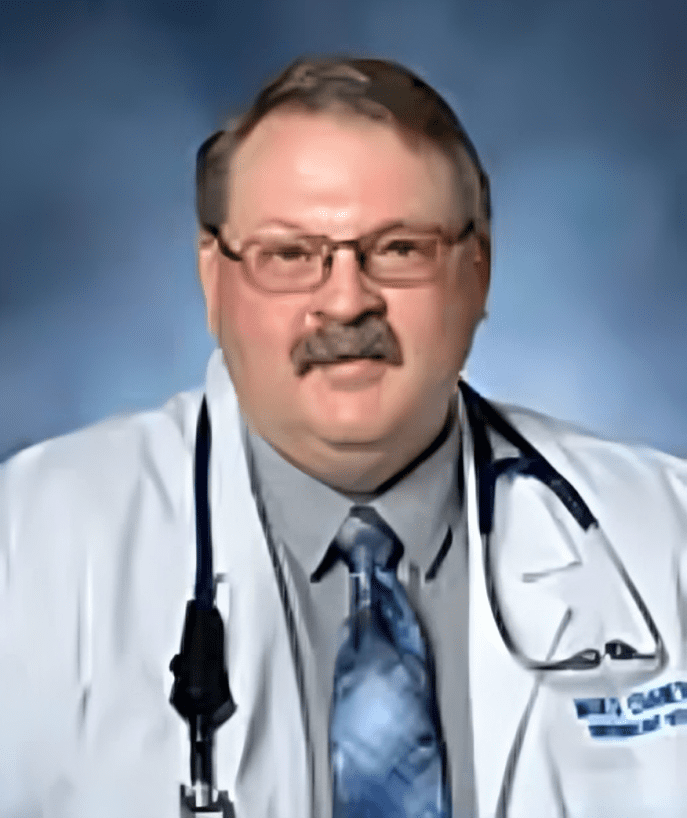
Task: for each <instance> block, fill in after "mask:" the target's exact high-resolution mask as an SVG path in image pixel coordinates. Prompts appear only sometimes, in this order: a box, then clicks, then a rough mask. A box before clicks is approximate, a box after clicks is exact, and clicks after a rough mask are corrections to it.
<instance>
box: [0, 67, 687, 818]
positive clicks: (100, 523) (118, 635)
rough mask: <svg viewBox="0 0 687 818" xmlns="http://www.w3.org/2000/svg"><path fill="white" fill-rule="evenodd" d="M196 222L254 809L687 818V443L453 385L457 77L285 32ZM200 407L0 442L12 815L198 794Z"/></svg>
mask: <svg viewBox="0 0 687 818" xmlns="http://www.w3.org/2000/svg"><path fill="white" fill-rule="evenodd" d="M198 215H199V221H200V240H199V250H198V259H199V271H200V278H201V282H202V286H203V290H204V293H205V298H206V303H207V316H208V325H209V328H210V330H211V332H212V333H213V335H214V336H215V337H216V338H217V341H218V345H219V349H218V350H217V351H216V353H215V354H214V355H213V357H212V358H211V360H210V364H209V367H208V379H207V384H206V387H205V398H206V401H207V407H208V414H209V428H210V430H211V441H212V442H211V454H210V457H209V466H208V468H209V484H210V488H209V500H208V502H209V509H210V514H211V534H212V542H213V548H214V553H213V558H214V573H215V582H214V586H213V587H212V588H211V591H210V595H212V594H213V593H216V601H217V607H218V608H219V610H220V613H221V614H222V618H223V621H224V625H225V631H226V647H227V658H228V669H229V684H230V688H231V694H232V696H233V700H234V701H235V702H236V705H237V709H236V712H235V713H234V714H233V715H232V716H231V717H230V718H229V719H228V721H226V723H225V724H224V725H223V726H222V727H220V728H219V730H218V731H217V733H216V754H215V767H216V779H217V784H218V786H219V787H220V788H222V789H226V790H228V793H229V797H230V798H231V800H232V801H233V802H234V805H235V809H236V815H237V816H239V817H240V818H241V816H251V818H263V816H264V817H265V818H267V816H275V817H278V818H282V816H283V818H287V816H288V818H302V816H310V815H312V816H317V818H320V816H325V818H326V816H329V815H333V816H336V817H337V818H339V816H363V815H370V816H371V815H380V816H381V815H394V816H396V815H403V816H409V815H413V816H418V815H440V816H449V815H453V816H464V815H465V816H473V815H474V816H495V815H499V816H503V815H508V816H520V815H523V816H524V815H527V816H542V818H544V816H546V817H547V818H548V816H564V815H565V816H570V815H574V816H580V817H581V818H582V817H584V818H592V816H604V818H606V817H607V816H616V817H617V818H620V816H622V818H628V816H635V817H636V818H638V817H639V816H649V815H665V816H668V815H670V816H677V815H685V814H687V807H684V806H683V803H684V802H685V798H684V797H683V795H684V794H685V790H686V788H685V785H684V784H683V781H684V775H683V771H684V769H685V768H686V767H685V765H687V725H685V722H687V707H682V706H681V704H680V702H681V700H682V699H684V698H687V667H686V659H685V646H686V645H687V641H686V639H685V631H684V628H685V623H687V617H686V614H687V609H686V608H685V601H684V593H683V588H684V584H683V583H684V581H685V577H686V576H687V575H686V574H685V566H684V546H685V543H686V542H687V465H686V464H685V463H684V462H682V461H679V460H677V459H676V458H672V457H669V456H667V455H663V454H660V453H656V452H650V451H645V450H635V449H630V448H628V447H624V446H619V445H617V444H612V443H606V442H603V441H599V440H597V439H594V438H592V437H590V436H588V435H586V434H584V433H582V432H579V431H576V430H573V429H572V428H570V427H567V426H565V425H563V424H561V423H558V422H555V421H552V420H551V419H548V418H545V417H542V416H540V415H537V414H535V413H533V412H529V411H526V410H521V409H513V408H505V407H494V406H490V405H489V404H488V403H486V402H484V401H483V400H482V399H480V398H479V396H477V395H476V393H474V392H473V391H472V390H471V389H470V388H469V387H468V386H467V385H465V384H464V383H463V382H462V381H461V382H460V388H459V387H458V386H457V384H458V383H459V379H460V372H461V370H462V368H463V365H464V363H465V360H466V357H467V355H468V352H469V348H470V344H471V341H472V338H473V335H474V332H475V329H476V327H477V325H478V323H479V321H480V320H481V318H482V317H483V314H484V306H485V302H486V298H487V293H488V285H489V220H490V205H489V188H488V182H487V177H486V175H485V174H484V172H483V170H482V168H481V166H480V163H479V159H478V157H477V154H476V152H475V150H474V148H473V146H472V144H471V143H470V141H469V139H468V137H467V136H466V135H465V133H464V131H463V130H462V128H461V126H460V125H459V123H458V121H457V120H456V118H455V115H454V114H453V113H452V112H451V110H450V109H449V108H448V106H447V105H446V103H445V102H444V101H443V100H442V99H441V98H440V97H439V96H438V95H437V94H436V92H434V91H433V90H432V89H431V88H429V87H428V86H427V85H426V84H425V83H423V82H422V81H421V80H419V79H418V78H417V77H415V76H414V75H413V74H411V73H410V72H409V71H407V70H406V69H404V68H402V67H401V66H398V65H395V64H393V63H387V62H383V61H376V60H359V59H318V60H308V61H299V62H297V63H295V64H294V65H292V66H291V67H289V68H288V69H287V70H286V71H285V72H284V73H283V74H282V75H281V76H280V77H279V78H278V79H277V80H276V81H275V82H274V83H273V84H272V85H270V86H269V87H267V88H266V89H265V90H264V91H263V92H262V93H261V94H260V95H259V97H258V98H257V100H256V102H255V104H254V105H253V107H252V108H251V109H250V110H249V111H248V113H247V114H246V115H245V116H244V117H243V118H242V119H241V120H240V121H239V122H238V123H234V124H233V126H232V127H231V128H230V129H228V130H226V131H223V132H220V133H219V134H216V135H215V136H213V137H212V138H211V139H210V140H208V141H207V142H206V143H205V145H204V146H203V148H202V149H201V151H200V153H199V161H198ZM202 401H203V395H202V394H201V393H200V392H198V393H189V394H181V395H178V396H177V397H175V398H174V399H173V400H172V401H170V403H168V404H167V406H166V407H165V408H164V409H162V410H160V411H158V412H151V413H145V414H142V415H138V416H136V417H133V418H129V419H120V420H115V421H109V422H106V423H104V424H101V425H99V426H96V427H94V428H93V429H89V430H86V431H84V432H80V433H77V434H75V435H71V436H68V437H66V438H63V439H59V440H55V441H51V442H48V443H46V444H43V445H41V446H37V447H34V448H32V449H29V450H27V451H25V452H23V453H22V454H20V455H19V456H17V457H15V458H14V459H13V460H12V461H10V462H9V464H8V465H7V466H6V468H5V470H4V474H3V478H2V483H1V484H0V502H1V503H2V509H3V511H2V517H1V518H0V522H1V525H2V528H1V529H0V550H1V553H2V556H3V559H2V562H1V563H0V565H2V570H3V578H2V584H1V585H0V588H1V589H2V596H1V597H0V608H1V610H0V629H1V630H0V671H1V672H0V691H1V693H2V697H1V701H2V702H3V707H2V710H1V711H0V741H2V743H3V756H2V758H3V760H2V762H1V763H0V776H1V780H0V814H2V815H3V816H5V815H7V816H20V815H22V816H23V815H36V814H37V815H44V816H57V815H61V816H62V815H68V816H83V815H91V814H98V815H117V816H124V815H126V816H138V815H141V816H143V815H146V816H151V815H155V816H158V815H159V816H161V817H162V816H165V817H166V816H170V815H176V814H178V811H179V791H178V787H179V783H180V782H182V781H183V782H186V783H188V773H187V769H188V753H189V748H188V738H187V735H186V728H185V726H184V724H183V722H182V720H181V719H180V718H179V717H178V715H177V714H176V713H175V712H174V710H173V709H172V707H171V706H170V704H169V696H170V691H171V687H172V678H171V674H170V673H169V670H168V665H169V660H170V659H171V657H172V655H173V654H174V653H176V652H177V650H178V646H179V636H180V633H181V628H182V624H183V620H184V605H185V602H186V600H187V599H188V598H189V597H190V596H191V595H192V593H193V583H194V575H195V571H196V556H195V547H194V538H195V528H194V526H195V518H196V517H195V511H194V499H195V501H196V505H197V504H198V503H200V508H201V509H202V508H203V507H204V503H203V498H202V496H201V495H202V491H199V489H198V486H200V485H201V484H202V480H201V483H196V496H195V498H194V493H193V486H194V476H193V466H194V460H195V463H196V467H197V474H200V475H201V476H202V474H203V470H204V461H203V457H202V450H203V447H202V445H201V446H200V448H199V447H198V446H196V443H197V441H196V429H197V428H198V429H199V436H198V440H200V441H201V443H202V441H203V440H204V439H205V438H204V435H205V434H207V435H209V434H210V432H209V431H208V430H206V431H205V432H201V431H200V430H202V429H203V428H204V427H203V423H202V418H203V412H202V410H201V404H202ZM199 417H200V418H201V423H199V424H198V425H197V422H198V418H199ZM196 477H197V475H196ZM201 529H202V526H201ZM492 529H493V531H492ZM201 539H202V537H201ZM212 585H213V583H212V582H211V586H212ZM196 587H198V586H196ZM344 625H345V627H342V626H344ZM683 725H684V726H683Z"/></svg>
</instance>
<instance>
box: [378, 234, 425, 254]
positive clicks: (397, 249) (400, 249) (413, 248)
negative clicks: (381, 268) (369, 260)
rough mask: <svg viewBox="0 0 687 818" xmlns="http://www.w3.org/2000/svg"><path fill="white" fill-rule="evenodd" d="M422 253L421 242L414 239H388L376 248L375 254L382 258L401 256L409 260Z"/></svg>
mask: <svg viewBox="0 0 687 818" xmlns="http://www.w3.org/2000/svg"><path fill="white" fill-rule="evenodd" d="M419 251H420V247H419V242H418V240H417V239H412V238H395V239H386V240H385V241H384V242H382V243H381V244H379V245H377V247H376V248H375V253H376V254H377V255H380V256H400V257H401V258H407V257H408V256H410V255H413V254H414V253H418V252H419Z"/></svg>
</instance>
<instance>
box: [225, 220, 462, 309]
mask: <svg viewBox="0 0 687 818" xmlns="http://www.w3.org/2000/svg"><path fill="white" fill-rule="evenodd" d="M475 227H476V225H475V220H474V219H470V220H469V221H468V222H467V224H466V225H465V227H463V229H462V230H461V231H460V232H459V233H457V234H455V235H451V234H449V233H446V232H445V231H444V230H442V229H441V228H435V229H433V230H426V229H425V230H423V229H422V228H413V227H412V225H405V224H398V225H394V226H390V227H383V228H381V229H380V230H375V231H374V232H372V233H366V234H365V235H363V236H359V237H358V238H355V239H344V240H342V241H333V240H332V239H331V238H330V237H329V236H317V235H312V236H310V235H299V236H298V237H297V238H299V239H313V240H318V241H320V242H321V247H320V255H321V259H322V277H321V278H320V280H319V281H318V282H317V283H316V284H312V285H310V286H308V287H298V288H296V289H293V288H290V289H287V290H281V289H280V290H272V289H269V288H267V287H264V286H262V285H261V284H259V283H258V282H257V281H256V280H255V278H254V277H253V275H252V274H251V271H250V269H249V265H248V263H247V261H246V259H245V255H246V250H247V249H248V248H250V247H251V246H254V245H256V244H261V243H262V242H261V241H260V239H251V240H249V241H247V242H246V243H245V244H244V245H243V246H242V247H241V248H240V250H239V251H238V252H236V251H234V250H232V249H231V247H229V246H228V244H227V243H226V242H225V241H224V238H223V237H222V234H221V232H220V230H219V229H217V231H216V232H215V238H216V239H217V246H218V247H219V251H220V253H222V255H223V256H226V257H227V258H228V259H231V261H238V262H241V269H242V270H243V274H244V275H245V277H246V280H247V281H248V282H249V283H250V284H251V285H252V286H253V287H255V288H256V289H258V290H262V291H263V292H266V293H271V294H291V293H307V292H314V291H315V290H318V289H319V288H320V287H321V286H322V285H323V284H325V283H326V282H327V280H328V279H329V277H330V275H331V273H332V268H333V266H334V265H333V258H334V253H335V252H336V251H337V250H339V249H341V248H344V247H350V248H352V249H353V250H354V251H355V256H356V259H357V261H358V266H359V268H360V270H361V271H362V272H363V273H364V274H365V275H366V276H367V277H368V278H370V279H371V280H372V281H376V282H377V283H379V284H381V285H382V286H385V287H417V286H419V285H421V284H427V283H430V282H432V281H434V280H435V278H436V272H437V271H438V270H439V268H440V266H441V265H440V264H437V265H436V270H435V272H434V274H433V275H432V277H431V278H416V279H407V278H403V279H388V278H384V279H380V278H376V277H375V276H373V275H370V273H369V272H368V271H367V269H366V262H367V257H368V255H369V253H370V250H371V249H372V247H374V245H375V244H376V242H377V241H379V239H380V238H381V237H382V236H384V234H385V233H392V232H393V231H394V230H399V229H402V228H407V229H408V230H417V232H419V233H425V234H427V235H428V236H436V237H437V238H438V239H439V241H440V242H441V243H442V245H444V246H447V247H450V246H452V245H454V244H460V243H461V242H463V241H465V239H467V238H468V236H469V235H470V234H471V233H473V232H474V231H475Z"/></svg>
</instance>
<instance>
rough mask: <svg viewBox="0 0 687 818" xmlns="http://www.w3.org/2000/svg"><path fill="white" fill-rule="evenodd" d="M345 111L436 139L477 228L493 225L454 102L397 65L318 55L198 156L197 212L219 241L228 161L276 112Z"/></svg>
mask: <svg viewBox="0 0 687 818" xmlns="http://www.w3.org/2000/svg"><path fill="white" fill-rule="evenodd" d="M278 107H293V108H298V109H304V110H308V111H312V112H320V111H328V110H332V109H340V110H344V111H348V112H351V113H354V114H358V115H360V116H365V117H367V118H369V119H372V120H377V121H380V122H387V123H389V124H390V125H392V126H396V127H397V128H398V129H399V133H400V134H401V136H402V137H403V138H404V139H405V140H406V141H407V142H408V144H409V145H410V146H411V147H417V146H418V144H419V143H420V142H421V141H429V142H430V143H432V144H434V145H436V146H437V147H438V148H440V149H441V150H442V151H443V152H444V154H446V155H447V156H448V158H449V159H450V160H451V162H452V163H453V165H454V167H455V169H456V179H457V181H458V188H459V191H460V195H461V196H462V197H463V199H464V200H465V201H466V202H471V201H472V202H473V203H474V205H473V207H474V211H475V212H474V213H471V214H470V215H471V216H472V218H474V219H475V221H476V223H477V226H478V230H479V231H480V232H481V233H483V234H487V235H488V232H489V223H490V219H491V203H490V197H489V179H488V177H487V175H486V173H485V172H484V170H483V168H482V165H481V163H480V160H479V157H478V155H477V151H476V150H475V148H474V146H473V144H472V142H471V141H470V138H469V137H468V135H467V134H466V132H465V130H464V129H463V126H462V125H461V124H460V122H459V120H458V118H457V117H456V115H455V114H454V112H453V111H452V110H451V108H450V106H449V105H448V103H447V102H446V101H445V100H444V99H443V98H442V97H441V96H440V95H439V94H438V93H437V92H436V91H435V90H434V89H433V88H431V87H430V86H429V85H428V84H427V83H426V82H424V81H423V80H421V79H420V78H419V77H418V76H416V75H415V74H413V73H412V72H411V71H409V70H408V69H407V68H405V67H403V66H402V65H399V64H398V63H395V62H390V61H387V60H376V59H355V58H349V57H341V58H339V57H317V58H313V59H299V60H296V61H295V62H294V63H292V64H291V65H290V66H289V67H288V68H287V69H286V70H285V71H284V72H283V73H282V74H281V75H280V76H279V77H277V79H276V80H274V82H272V83H270V84H269V85H268V86H266V87H265V88H264V89H263V90H262V91H261V92H260V93H259V94H258V96H257V98H256V100H255V102H254V103H253V105H252V107H251V108H250V109H249V110H248V111H246V112H245V113H244V114H243V115H242V116H240V117H238V118H236V119H234V120H232V121H230V123H229V125H228V127H227V128H226V129H224V130H221V131H217V132H216V133H214V134H213V135H212V136H211V137H209V138H208V139H206V140H205V142H204V143H203V144H202V145H201V147H200V149H199V151H198V155H197V158H196V212H197V215H198V221H199V223H200V225H201V227H203V228H204V229H205V230H207V231H208V232H210V233H212V234H213V235H216V234H217V232H218V230H219V227H220V226H221V225H222V224H223V223H224V221H225V220H226V212H225V210H226V202H227V189H226V188H227V178H228V171H229V162H230V161H231V157H232V156H233V154H234V152H235V150H236V149H237V147H238V146H239V145H240V144H241V142H242V141H243V140H244V139H245V138H246V137H247V136H248V135H249V134H250V133H251V131H252V130H253V128H255V126H256V125H257V124H258V122H260V120H261V119H262V118H263V117H265V116H266V115H267V114H268V113H270V111H273V110H274V109H275V108H278Z"/></svg>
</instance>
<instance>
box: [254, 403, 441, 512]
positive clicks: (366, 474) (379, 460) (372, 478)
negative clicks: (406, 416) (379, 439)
mask: <svg viewBox="0 0 687 818" xmlns="http://www.w3.org/2000/svg"><path fill="white" fill-rule="evenodd" d="M456 414H457V402H456V400H455V399H452V400H451V401H450V403H449V408H448V411H447V414H446V415H445V416H444V417H443V419H442V422H441V424H440V426H439V427H438V428H437V427H436V426H435V428H434V429H432V430H431V431H430V433H429V434H428V435H425V436H424V440H423V443H424V445H423V446H422V448H421V449H420V451H419V452H418V450H417V449H416V448H415V449H410V450H408V448H404V447H403V446H402V445H397V446H394V445H388V446H385V447H384V451H383V452H382V453H378V452H374V453H372V454H371V453H370V452H362V453H361V452H360V451H355V452H352V451H351V450H350V449H347V450H346V451H342V450H341V449H340V448H337V449H335V450H334V451H332V452H327V456H326V458H322V459H320V462H321V466H319V467H318V466H315V467H313V466H312V464H313V463H317V462H318V458H316V457H313V458H310V459H309V461H308V463H307V464H306V463H304V461H303V459H302V458H301V457H299V458H298V459H297V458H296V457H292V456H291V455H290V454H289V452H288V451H286V450H285V449H284V448H282V447H280V446H279V445H277V444H276V443H275V442H273V441H271V440H269V439H268V438H265V439H266V440H267V442H268V443H269V444H270V445H271V446H272V447H273V448H274V449H275V450H276V451H277V452H278V453H279V454H280V455H281V456H282V457H283V458H284V459H285V460H287V461H288V462H289V463H291V464H292V465H293V466H295V467H296V468H298V469H300V470H301V471H303V472H305V473H306V474H309V475H310V476H311V477H314V478H315V479H317V480H320V481H321V482H322V483H325V484H326V485H328V486H329V487H330V488H333V489H335V490H336V491H338V492H340V493H341V494H343V495H345V496H346V497H348V498H349V499H350V500H351V501H353V502H359V503H365V502H369V501H370V500H372V499H374V498H375V497H378V496H380V495H381V494H383V493H384V492H386V491H388V490H389V489H390V488H392V487H393V486H394V485H396V484H397V483H398V482H400V481H401V480H402V479H403V478H404V477H406V476H407V475H409V474H410V473H411V472H412V471H414V470H415V469H416V468H418V466H420V465H421V464H422V463H424V462H425V460H427V459H428V458H430V457H431V456H432V455H433V454H434V452H436V451H437V449H439V448H440V447H441V446H442V444H443V443H444V442H445V441H446V440H447V438H448V436H449V435H450V433H451V430H452V429H453V424H454V422H455V418H456ZM408 437H409V436H406V439H408ZM413 439H414V440H415V441H417V439H418V437H417V436H415V437H414V438H413ZM296 451H298V452H299V455H300V453H301V452H302V447H300V448H297V449H296ZM389 452H391V455H390V454H389Z"/></svg>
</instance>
